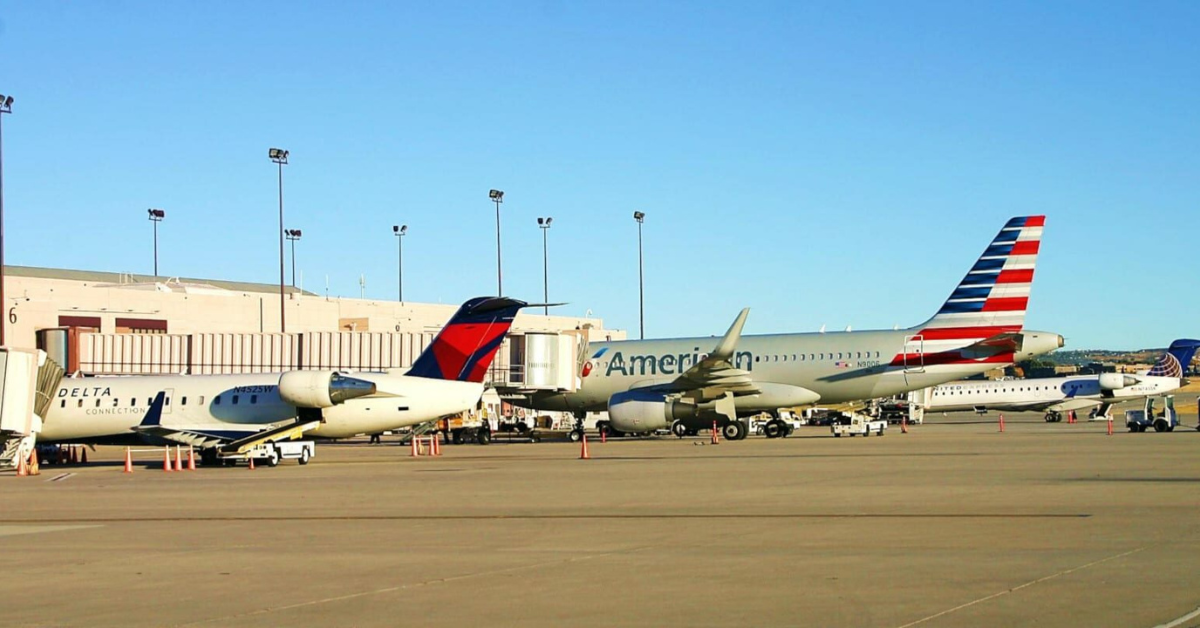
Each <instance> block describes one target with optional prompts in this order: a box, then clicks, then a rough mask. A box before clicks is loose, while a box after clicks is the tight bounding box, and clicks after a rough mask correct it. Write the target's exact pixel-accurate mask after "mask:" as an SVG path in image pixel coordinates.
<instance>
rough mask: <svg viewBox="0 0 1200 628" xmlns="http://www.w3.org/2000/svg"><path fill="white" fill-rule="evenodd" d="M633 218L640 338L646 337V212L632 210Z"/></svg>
mask: <svg viewBox="0 0 1200 628" xmlns="http://www.w3.org/2000/svg"><path fill="white" fill-rule="evenodd" d="M633 219H634V220H636V221H637V224H638V324H639V326H640V327H641V338H642V339H643V340H645V339H646V291H645V289H644V288H643V281H642V277H643V274H642V222H644V221H645V220H646V212H633Z"/></svg>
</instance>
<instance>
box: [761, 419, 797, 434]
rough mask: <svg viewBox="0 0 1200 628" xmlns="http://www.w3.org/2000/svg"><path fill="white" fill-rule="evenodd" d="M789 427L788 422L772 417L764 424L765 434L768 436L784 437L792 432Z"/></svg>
mask: <svg viewBox="0 0 1200 628" xmlns="http://www.w3.org/2000/svg"><path fill="white" fill-rule="evenodd" d="M788 427H789V426H788V424H787V423H784V422H783V421H780V420H779V419H771V420H770V421H767V424H766V425H764V426H763V436H766V437H767V438H783V437H784V436H787V435H788V434H789V433H790V432H789V430H788Z"/></svg>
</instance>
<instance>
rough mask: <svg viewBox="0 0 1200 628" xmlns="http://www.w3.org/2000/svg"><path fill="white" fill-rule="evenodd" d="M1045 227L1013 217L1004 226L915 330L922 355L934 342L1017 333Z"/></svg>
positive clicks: (1035, 220) (1037, 219) (1035, 218)
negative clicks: (947, 296)
mask: <svg viewBox="0 0 1200 628" xmlns="http://www.w3.org/2000/svg"><path fill="white" fill-rule="evenodd" d="M1045 223H1046V217H1045V216H1018V217H1016V218H1012V219H1010V220H1009V221H1008V222H1007V223H1005V225H1004V228H1003V229H1001V230H1000V233H998V234H997V235H996V237H995V238H994V239H993V240H992V243H991V244H989V245H988V247H987V249H985V250H984V251H983V255H981V256H980V257H979V259H978V260H977V261H976V262H975V265H974V266H972V267H971V270H969V271H967V275H966V276H965V277H963V280H962V281H961V282H959V284H958V287H956V288H955V289H954V292H952V293H951V294H950V297H949V298H948V299H946V302H945V303H944V304H942V308H941V309H940V310H938V312H937V314H935V315H934V316H933V318H931V319H929V320H928V321H926V322H925V324H923V325H920V326H918V327H916V328H914V329H916V330H919V331H917V333H918V334H919V335H920V336H921V337H922V338H923V340H924V342H925V343H926V345H927V349H926V350H929V349H931V347H928V345H930V344H931V343H932V344H934V345H935V347H936V345H937V344H940V343H939V342H938V341H943V340H944V341H952V342H948V343H946V344H957V345H960V346H961V345H962V344H964V343H963V341H970V340H979V339H985V338H992V337H994V336H997V335H1000V334H1006V333H1011V332H1018V331H1020V330H1021V328H1022V326H1024V324H1025V308H1026V306H1027V305H1028V303H1029V289H1030V287H1031V286H1032V285H1033V270H1034V266H1035V265H1036V264H1037V255H1038V248H1039V247H1040V245H1041V241H1042V228H1043V226H1044V225H1045ZM967 344H969V343H967ZM934 350H936V349H934Z"/></svg>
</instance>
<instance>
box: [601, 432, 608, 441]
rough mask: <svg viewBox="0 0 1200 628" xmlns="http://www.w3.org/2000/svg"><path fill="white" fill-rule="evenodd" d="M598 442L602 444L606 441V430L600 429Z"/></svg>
mask: <svg viewBox="0 0 1200 628" xmlns="http://www.w3.org/2000/svg"><path fill="white" fill-rule="evenodd" d="M600 442H601V443H602V444H603V443H607V442H608V430H600Z"/></svg>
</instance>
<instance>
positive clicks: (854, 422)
mask: <svg viewBox="0 0 1200 628" xmlns="http://www.w3.org/2000/svg"><path fill="white" fill-rule="evenodd" d="M887 425H888V423H887V421H885V420H883V419H873V418H871V417H869V416H867V415H865V414H859V413H857V412H852V413H850V414H846V413H840V414H839V415H838V416H836V417H834V419H833V423H832V424H830V426H829V430H830V432H832V433H833V435H834V436H835V437H838V438H841V436H842V435H843V434H849V435H850V436H857V435H859V434H862V435H863V436H870V435H871V433H872V432H874V433H876V434H878V435H880V436H883V431H884V430H886V429H887Z"/></svg>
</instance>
